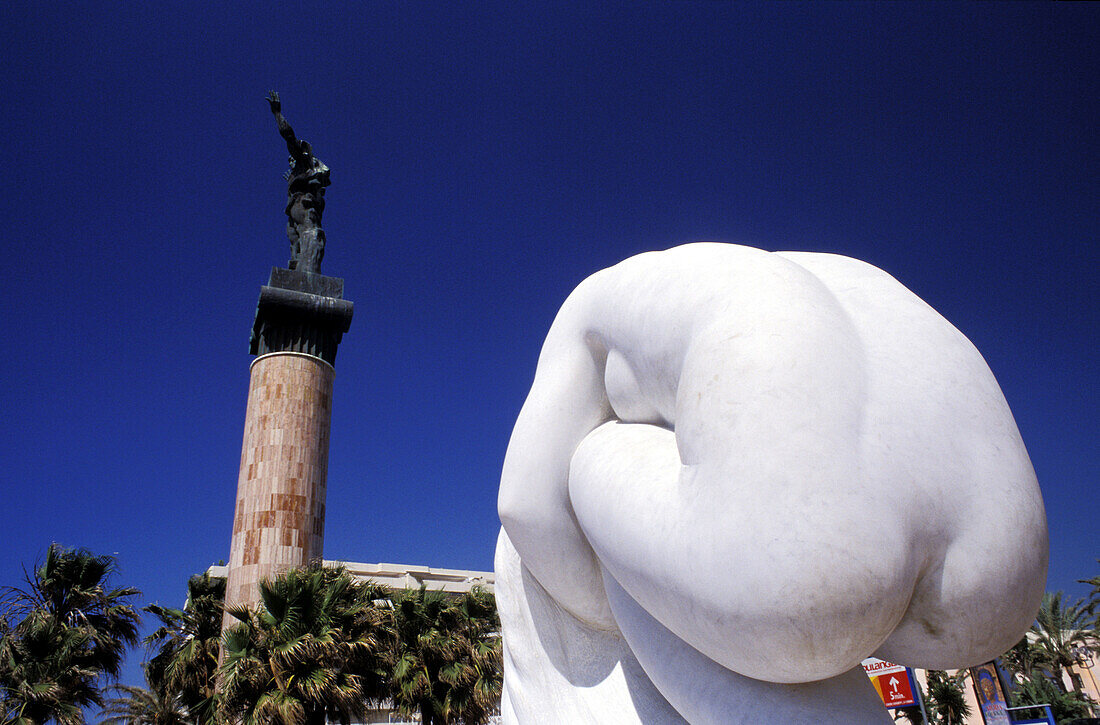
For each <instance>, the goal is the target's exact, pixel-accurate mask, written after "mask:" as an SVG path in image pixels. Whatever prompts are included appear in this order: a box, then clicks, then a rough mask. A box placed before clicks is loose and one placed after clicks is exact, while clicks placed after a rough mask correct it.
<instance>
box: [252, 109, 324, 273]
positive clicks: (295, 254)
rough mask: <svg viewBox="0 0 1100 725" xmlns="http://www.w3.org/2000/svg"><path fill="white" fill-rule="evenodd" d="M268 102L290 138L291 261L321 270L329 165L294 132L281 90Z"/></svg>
mask: <svg viewBox="0 0 1100 725" xmlns="http://www.w3.org/2000/svg"><path fill="white" fill-rule="evenodd" d="M267 102H268V105H270V106H271V112H272V113H273V114H275V122H276V123H277V124H278V125H279V135H281V136H282V137H283V138H284V139H286V148H287V151H289V152H290V170H289V171H287V172H286V173H285V174H284V176H285V178H286V180H287V191H286V194H287V202H286V216H287V225H286V235H287V237H288V238H289V239H290V254H291V259H290V262H289V264H288V265H287V266H288V267H289V268H290V269H294V270H297V271H299V272H309V273H312V274H320V272H321V258H322V257H324V256H325V230H324V229H322V228H321V214H322V213H323V212H324V211H325V187H326V186H328V185H329V184H330V183H331V182H330V181H329V168H328V167H327V166H325V164H324V163H322V161H321V160H320V159H319V158H317V157H316V156H314V155H313V148H312V147H311V146H310V145H309V142H307V141H304V140H302V139H299V138H298V137H297V136H295V135H294V129H292V128H291V127H290V124H289V123H287V122H286V119H285V118H283V113H282V104H281V103H280V102H279V94H278V93H276V92H275V91H271V92H270V93H268V94H267Z"/></svg>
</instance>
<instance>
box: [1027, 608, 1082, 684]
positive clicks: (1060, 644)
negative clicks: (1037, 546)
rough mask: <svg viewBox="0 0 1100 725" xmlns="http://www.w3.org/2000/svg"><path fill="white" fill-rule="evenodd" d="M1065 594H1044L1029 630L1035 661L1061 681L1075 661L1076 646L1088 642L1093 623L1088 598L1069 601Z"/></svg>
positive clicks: (1058, 681) (1078, 646)
mask: <svg viewBox="0 0 1100 725" xmlns="http://www.w3.org/2000/svg"><path fill="white" fill-rule="evenodd" d="M1064 596H1065V595H1064V594H1063V593H1062V592H1055V593H1053V594H1050V593H1047V594H1045V595H1044V596H1043V602H1042V604H1041V605H1040V606H1039V613H1038V614H1037V615H1036V616H1035V623H1034V624H1033V625H1032V626H1031V630H1030V632H1031V648H1032V650H1033V653H1034V658H1035V663H1036V664H1037V665H1038V667H1040V668H1042V669H1044V670H1046V671H1048V672H1050V673H1052V674H1053V675H1054V680H1055V682H1056V683H1058V684H1059V685H1060V684H1061V682H1062V674H1063V672H1064V671H1065V670H1066V668H1067V667H1069V666H1071V665H1073V664H1074V662H1076V660H1077V649H1078V648H1080V647H1087V646H1088V644H1089V639H1090V637H1091V632H1090V630H1091V625H1092V621H1091V618H1090V615H1089V611H1088V606H1087V605H1086V604H1085V602H1084V601H1083V600H1078V601H1076V602H1071V603H1067V602H1064V601H1063V598H1064ZM1022 674H1024V675H1025V676H1026V675H1028V674H1029V673H1028V672H1023V673H1022Z"/></svg>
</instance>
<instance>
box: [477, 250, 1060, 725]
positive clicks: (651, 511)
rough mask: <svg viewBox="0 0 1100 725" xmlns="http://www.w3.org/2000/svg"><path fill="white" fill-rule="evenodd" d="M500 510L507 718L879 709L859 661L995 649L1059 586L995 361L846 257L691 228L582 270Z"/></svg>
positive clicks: (944, 660) (931, 660) (509, 469)
mask: <svg viewBox="0 0 1100 725" xmlns="http://www.w3.org/2000/svg"><path fill="white" fill-rule="evenodd" d="M498 507H499V512H500V516H501V521H502V523H503V525H504V532H506V535H505V533H504V532H502V536H501V539H500V543H499V544H498V563H497V582H496V592H497V597H498V600H499V602H500V609H501V617H502V623H503V631H504V644H505V656H506V669H505V708H504V710H505V713H506V720H507V721H509V722H523V723H527V722H572V723H586V722H593V723H596V722H599V723H606V722H623V723H633V722H643V723H663V722H675V721H677V717H678V716H675V715H673V714H671V713H672V712H674V711H673V710H671V709H670V705H669V703H671V706H673V707H675V708H676V710H677V711H679V713H680V715H681V716H683V717H685V718H686V719H687V720H688V721H690V722H693V723H705V722H724V723H735V722H746V723H747V722H759V721H761V718H763V719H765V720H766V719H767V718H769V717H770V718H772V721H777V722H778V721H784V722H800V721H802V719H805V721H807V722H809V721H810V719H811V717H812V718H813V719H814V721H815V722H821V721H822V719H821V718H822V713H823V712H833V713H836V714H837V719H836V720H835V721H836V722H878V721H880V720H881V718H879V717H877V716H878V715H882V714H883V712H882V710H881V705H878V708H879V709H878V710H875V709H873V708H872V709H868V708H869V705H868V702H869V700H868V698H867V692H868V688H867V687H864V685H865V684H866V678H865V677H863V675H862V672H861V671H860V670H859V663H860V661H861V660H863V659H864V658H866V657H867V656H870V655H872V654H874V655H876V656H880V657H882V658H884V659H888V660H891V661H893V662H898V663H901V664H907V665H910V666H916V667H925V668H941V669H942V668H955V667H961V666H966V665H971V664H976V663H979V662H983V661H987V660H989V659H991V658H992V657H995V656H997V655H999V654H1001V653H1002V652H1003V651H1005V650H1006V649H1008V648H1009V647H1010V646H1011V645H1012V644H1014V643H1015V642H1016V641H1017V640H1018V638H1019V637H1020V635H1021V634H1022V632H1023V631H1024V630H1025V629H1026V628H1027V625H1028V623H1029V622H1030V620H1031V619H1032V617H1033V616H1034V613H1035V611H1036V608H1037V606H1038V602H1039V599H1040V597H1041V595H1042V591H1043V586H1044V583H1045V575H1046V558H1047V533H1046V520H1045V515H1044V512H1043V505H1042V500H1041V498H1040V495H1039V489H1038V485H1037V483H1036V480H1035V475H1034V472H1033V470H1032V468H1031V463H1030V460H1029V459H1028V456H1027V452H1026V450H1025V448H1024V445H1023V443H1022V441H1021V440H1020V436H1019V432H1018V431H1017V429H1016V425H1015V422H1014V421H1013V419H1012V415H1011V412H1010V411H1009V409H1008V405H1007V404H1006V403H1005V400H1004V397H1003V395H1002V394H1001V391H1000V388H999V387H998V386H997V383H996V381H995V380H994V378H993V375H992V373H991V372H990V371H989V368H988V367H987V366H986V364H985V361H984V360H983V359H982V357H981V355H980V354H979V353H978V351H977V350H976V349H975V348H974V347H973V345H971V344H970V342H969V341H968V340H967V339H966V338H965V337H964V336H963V335H962V334H961V333H960V332H959V331H958V330H956V329H955V328H954V327H952V326H951V324H950V323H948V322H947V321H946V320H944V319H943V318H942V317H941V316H940V315H939V314H937V313H936V312H935V311H934V310H933V309H932V308H931V307H929V306H928V305H927V304H925V303H924V302H922V301H921V300H920V299H919V298H917V297H916V296H915V295H913V294H912V293H911V292H909V290H907V289H906V288H905V287H903V286H902V285H900V284H899V283H898V282H897V281H896V280H894V279H893V278H892V277H890V276H889V275H887V274H886V273H885V272H882V271H881V270H879V269H876V268H875V267H872V266H870V265H868V264H865V263H863V262H859V261H856V260H853V259H849V258H846V257H840V256H836V255H827V254H809V253H794V252H787V253H769V252H764V251H761V250H757V249H752V248H749V247H742V246H736V245H725V244H710V243H705V244H691V245H685V246H682V247H677V248H674V249H671V250H668V251H665V252H657V253H649V254H643V255H639V256H637V257H632V258H630V259H628V260H626V261H624V262H622V263H620V264H618V265H616V266H615V267H612V268H609V269H606V270H603V271H601V272H599V273H597V274H595V275H593V276H592V277H590V278H589V279H587V280H585V281H584V282H583V283H582V284H581V285H580V286H579V287H578V288H577V289H576V290H575V291H574V292H573V294H571V295H570V296H569V298H568V299H567V300H566V302H565V304H564V305H563V306H562V309H561V311H560V312H559V313H558V316H557V318H556V319H555V320H554V324H553V325H552V327H551V329H550V332H549V334H548V335H547V338H546V342H545V344H544V346H543V350H542V354H541V355H540V357H539V363H538V369H537V371H536V374H535V381H534V383H533V385H532V388H531V392H530V394H529V396H528V399H527V401H526V403H525V404H524V406H523V409H522V411H521V412H520V415H519V418H518V420H517V422H516V426H515V429H514V431H513V433H512V439H511V442H510V443H509V447H508V452H507V455H506V457H505V462H504V470H503V473H502V476H501V488H500V497H499V502H498ZM513 545H514V550H515V552H518V554H515V555H513V549H512V546H513ZM516 557H518V558H516ZM608 594H611V597H610V600H609V597H608ZM624 636H625V639H624ZM627 643H629V644H627ZM592 651H595V652H599V653H601V656H602V657H603V659H598V661H597V660H594V659H593V658H592V657H591V656H590V655H589V654H578V653H587V652H592ZM669 663H675V664H669ZM555 673H557V674H556V675H555ZM856 675H858V676H856ZM750 678H754V679H750ZM861 678H862V679H861ZM643 683H644V684H643ZM777 683H778V684H777ZM798 683H814V684H813V685H804V684H798ZM640 692H645V693H647V694H646V695H645V696H644V697H640V696H639V695H638V693H640ZM870 692H871V693H872V694H873V690H870ZM592 693H599V694H598V695H593V694H592ZM701 693H709V694H701ZM807 693H811V694H807ZM662 694H663V697H662V696H661V695H662ZM639 697H640V699H639ZM654 698H656V699H654ZM593 703H596V704H593ZM639 703H644V707H642V706H640V705H639ZM871 704H877V703H874V702H872V703H871ZM735 705H736V706H737V712H736V713H733V712H731V709H730V708H732V707H734V706H735ZM826 705H827V707H826V709H825V710H824V711H823V710H822V709H821V708H822V707H823V706H826ZM662 708H663V709H662ZM845 708H848V709H845ZM738 713H740V714H738ZM769 713H770V714H769ZM799 713H802V714H801V715H799ZM841 713H843V717H841ZM825 721H828V720H825Z"/></svg>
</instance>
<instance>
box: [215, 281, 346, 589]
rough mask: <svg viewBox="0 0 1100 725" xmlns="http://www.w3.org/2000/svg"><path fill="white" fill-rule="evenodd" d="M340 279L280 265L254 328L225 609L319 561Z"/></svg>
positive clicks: (341, 313)
mask: <svg viewBox="0 0 1100 725" xmlns="http://www.w3.org/2000/svg"><path fill="white" fill-rule="evenodd" d="M343 286H344V284H343V280H341V279H337V278H334V277H325V276H323V275H320V274H308V273H305V272H296V271H293V270H287V269H279V268H275V269H273V270H272V271H271V278H270V280H269V282H268V284H267V285H265V286H264V287H262V288H261V290H260V300H259V303H258V305H257V308H256V320H255V322H254V324H253V327H252V340H251V350H250V351H251V353H252V354H254V355H258V357H257V358H256V359H255V360H254V361H253V362H252V365H251V368H250V373H251V377H250V381H249V388H248V407H247V410H246V413H245V427H244V442H243V445H242V449H241V467H240V473H239V477H238V480H237V501H236V507H235V513H234V517H233V539H232V543H231V545H230V553H229V575H228V582H227V585H226V593H225V603H226V605H227V606H230V607H232V606H236V605H240V604H252V603H255V602H257V601H258V599H259V589H258V584H259V582H260V581H261V580H263V579H266V578H270V577H272V576H275V575H276V574H278V573H279V572H281V571H285V570H286V569H289V568H292V567H297V566H302V565H304V564H307V563H309V562H310V561H314V560H320V559H321V556H322V553H323V548H324V530H325V485H326V477H327V471H328V442H329V423H330V416H331V412H332V385H333V379H334V377H335V369H334V367H333V364H334V363H335V361H336V348H337V346H338V345H339V343H340V340H341V338H342V336H343V334H344V333H345V332H347V330H348V327H349V326H350V324H351V316H352V303H351V302H348V301H347V300H344V299H342V295H343Z"/></svg>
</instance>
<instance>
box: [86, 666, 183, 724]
mask: <svg viewBox="0 0 1100 725" xmlns="http://www.w3.org/2000/svg"><path fill="white" fill-rule="evenodd" d="M146 677H148V674H146ZM114 690H115V691H116V692H119V693H122V694H123V695H124V697H112V698H110V699H108V700H107V701H106V703H104V706H103V714H104V715H105V716H107V717H106V718H105V719H104V720H103V721H102V722H101V724H100V725H192V724H193V722H194V721H193V720H191V719H190V718H189V717H188V715H187V709H186V708H185V707H184V706H183V704H182V703H181V702H180V700H179V698H178V697H176V696H175V695H172V694H166V693H165V692H164V691H163V690H159V689H157V688H152V689H146V688H144V687H131V686H130V685H117V686H115V688H114Z"/></svg>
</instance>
